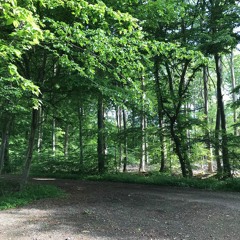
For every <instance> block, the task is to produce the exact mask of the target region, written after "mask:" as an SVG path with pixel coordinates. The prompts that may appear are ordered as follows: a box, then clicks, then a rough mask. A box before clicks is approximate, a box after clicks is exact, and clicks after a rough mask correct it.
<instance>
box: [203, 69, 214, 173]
mask: <svg viewBox="0 0 240 240" xmlns="http://www.w3.org/2000/svg"><path fill="white" fill-rule="evenodd" d="M203 86H204V114H205V124H206V130H205V138H206V146H207V149H208V154H207V156H206V157H207V164H208V172H210V173H212V172H213V164H212V146H211V140H210V132H209V116H208V108H209V107H208V73H207V67H203Z"/></svg>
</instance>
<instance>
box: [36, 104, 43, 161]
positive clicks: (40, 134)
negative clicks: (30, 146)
mask: <svg viewBox="0 0 240 240" xmlns="http://www.w3.org/2000/svg"><path fill="white" fill-rule="evenodd" d="M43 122H44V113H43V109H42V107H41V106H40V107H39V126H38V140H37V152H38V160H40V158H41V152H42V142H43Z"/></svg>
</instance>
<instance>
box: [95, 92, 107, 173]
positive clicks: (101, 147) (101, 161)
mask: <svg viewBox="0 0 240 240" xmlns="http://www.w3.org/2000/svg"><path fill="white" fill-rule="evenodd" d="M97 153H98V171H99V173H104V172H105V170H106V169H105V139H104V106H103V96H102V94H99V97H98V141H97Z"/></svg>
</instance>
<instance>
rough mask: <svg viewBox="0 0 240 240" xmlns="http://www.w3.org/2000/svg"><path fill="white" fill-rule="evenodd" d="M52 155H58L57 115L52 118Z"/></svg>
mask: <svg viewBox="0 0 240 240" xmlns="http://www.w3.org/2000/svg"><path fill="white" fill-rule="evenodd" d="M52 156H53V159H55V157H56V120H55V116H53V118H52Z"/></svg>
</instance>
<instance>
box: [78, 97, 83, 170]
mask: <svg viewBox="0 0 240 240" xmlns="http://www.w3.org/2000/svg"><path fill="white" fill-rule="evenodd" d="M78 123H79V126H78V127H79V158H80V169H79V170H80V171H81V169H82V168H83V103H82V101H81V100H79V104H78Z"/></svg>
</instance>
